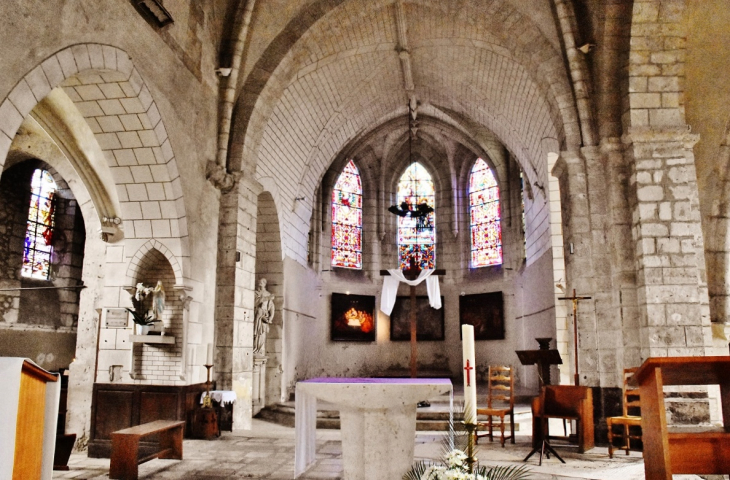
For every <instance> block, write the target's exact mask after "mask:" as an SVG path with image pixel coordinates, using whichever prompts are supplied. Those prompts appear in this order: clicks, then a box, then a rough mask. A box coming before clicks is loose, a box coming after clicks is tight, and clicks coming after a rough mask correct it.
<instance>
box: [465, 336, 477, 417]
mask: <svg viewBox="0 0 730 480" xmlns="http://www.w3.org/2000/svg"><path fill="white" fill-rule="evenodd" d="M461 341H462V345H463V350H462V352H463V360H464V362H463V365H464V367H463V368H464V423H466V424H471V425H475V424H476V423H477V382H476V372H475V371H473V370H474V369H475V367H476V360H475V357H474V326H473V325H467V324H465V325H462V326H461Z"/></svg>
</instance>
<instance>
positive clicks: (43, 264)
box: [20, 169, 56, 280]
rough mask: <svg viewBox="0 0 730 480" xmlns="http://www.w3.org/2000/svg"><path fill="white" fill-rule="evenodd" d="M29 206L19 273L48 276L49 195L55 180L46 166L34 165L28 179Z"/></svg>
mask: <svg viewBox="0 0 730 480" xmlns="http://www.w3.org/2000/svg"><path fill="white" fill-rule="evenodd" d="M30 187H31V195H30V210H29V211H28V227H27V229H26V231H25V248H24V249H23V267H22V269H21V272H20V274H21V276H23V277H26V278H37V279H41V280H48V279H49V277H50V275H51V254H52V253H53V247H51V242H52V241H53V217H54V212H53V207H54V205H55V204H54V201H53V196H54V194H55V193H56V182H54V181H53V177H52V176H51V174H50V173H48V172H47V171H46V170H41V169H36V170H35V171H34V172H33V178H32V180H31V183H30Z"/></svg>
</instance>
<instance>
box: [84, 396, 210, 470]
mask: <svg viewBox="0 0 730 480" xmlns="http://www.w3.org/2000/svg"><path fill="white" fill-rule="evenodd" d="M205 389H206V387H205V383H198V384H195V385H180V386H173V385H130V384H115V383H95V384H94V392H93V396H92V399H91V437H90V438H89V457H92V458H109V456H110V455H111V434H112V432H116V431H117V430H122V429H124V428H129V427H134V426H136V425H141V424H143V423H147V422H152V421H154V420H182V421H184V422H186V428H185V436H186V437H190V436H191V434H192V429H191V422H192V413H193V411H194V410H196V409H198V408H200V395H201V393H202V392H204V391H205Z"/></svg>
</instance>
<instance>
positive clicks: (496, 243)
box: [469, 158, 502, 268]
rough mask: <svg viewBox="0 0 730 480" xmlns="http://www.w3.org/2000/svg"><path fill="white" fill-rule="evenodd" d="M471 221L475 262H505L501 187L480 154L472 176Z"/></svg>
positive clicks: (472, 258)
mask: <svg viewBox="0 0 730 480" xmlns="http://www.w3.org/2000/svg"><path fill="white" fill-rule="evenodd" d="M469 217H470V224H471V266H472V268H477V267H488V266H490V265H500V264H501V263H502V225H501V222H500V216H499V187H498V186H497V180H496V179H495V178H494V174H493V173H492V169H490V168H489V165H487V162H485V161H484V160H482V159H481V158H478V159H477V161H476V162H475V163H474V167H472V169H471V175H470V176H469Z"/></svg>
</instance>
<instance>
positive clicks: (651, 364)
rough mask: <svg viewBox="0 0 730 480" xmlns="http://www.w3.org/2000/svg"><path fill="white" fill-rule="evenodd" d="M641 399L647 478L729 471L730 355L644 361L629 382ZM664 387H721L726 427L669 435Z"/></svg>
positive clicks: (662, 358) (663, 479) (655, 479)
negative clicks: (637, 391) (636, 387)
mask: <svg viewBox="0 0 730 480" xmlns="http://www.w3.org/2000/svg"><path fill="white" fill-rule="evenodd" d="M629 384H630V385H638V387H639V393H640V395H641V430H642V441H643V443H644V472H645V475H646V478H647V479H648V480H659V479H662V480H671V478H672V474H707V475H713V474H727V473H730V357H661V358H649V359H647V360H646V361H645V362H644V363H643V365H641V368H639V370H638V371H637V372H636V373H635V374H634V376H633V377H632V378H631V380H629ZM664 385H720V395H721V399H722V402H721V403H722V418H723V424H724V428H722V429H719V430H718V429H713V430H707V429H705V430H704V431H697V430H696V429H695V430H694V431H692V432H687V431H684V432H669V431H668V430H667V417H666V410H665V406H664V392H663V387H664Z"/></svg>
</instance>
